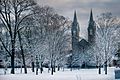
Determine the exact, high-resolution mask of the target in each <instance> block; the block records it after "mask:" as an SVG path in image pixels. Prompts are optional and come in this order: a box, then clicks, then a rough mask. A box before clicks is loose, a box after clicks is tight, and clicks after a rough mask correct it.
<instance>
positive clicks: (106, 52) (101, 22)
mask: <svg viewBox="0 0 120 80" xmlns="http://www.w3.org/2000/svg"><path fill="white" fill-rule="evenodd" d="M118 30H119V20H118V19H117V18H115V17H113V16H112V14H111V13H103V14H101V16H99V17H98V21H97V30H96V46H95V47H96V48H95V49H96V50H97V52H96V53H97V54H96V58H98V63H99V65H101V64H104V66H105V74H107V65H108V64H109V62H110V61H111V59H112V56H114V55H115V53H116V51H117V45H118V41H119V38H118V34H116V33H117V32H118Z"/></svg>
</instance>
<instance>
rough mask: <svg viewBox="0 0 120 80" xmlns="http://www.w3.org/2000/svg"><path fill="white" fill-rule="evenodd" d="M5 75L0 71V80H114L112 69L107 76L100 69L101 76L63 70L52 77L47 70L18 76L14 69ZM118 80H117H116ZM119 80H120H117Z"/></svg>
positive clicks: (95, 71) (95, 73) (92, 73)
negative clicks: (12, 72) (37, 73)
mask: <svg viewBox="0 0 120 80" xmlns="http://www.w3.org/2000/svg"><path fill="white" fill-rule="evenodd" d="M9 71H10V69H8V71H7V74H6V75H4V70H3V69H0V80H115V77H114V68H108V75H105V74H104V71H103V69H102V74H100V75H99V74H97V73H98V69H80V70H73V71H70V70H69V69H65V71H62V70H61V71H59V72H58V71H57V72H56V73H54V75H51V74H50V73H48V70H47V69H44V72H43V74H40V72H39V75H35V73H33V72H31V69H28V74H24V73H22V74H20V69H16V74H9V73H8V72H9ZM116 80H118V79H116ZM119 80H120V79H119Z"/></svg>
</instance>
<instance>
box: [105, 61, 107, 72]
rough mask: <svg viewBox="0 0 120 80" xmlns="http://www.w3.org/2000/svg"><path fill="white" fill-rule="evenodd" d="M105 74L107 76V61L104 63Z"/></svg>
mask: <svg viewBox="0 0 120 80" xmlns="http://www.w3.org/2000/svg"><path fill="white" fill-rule="evenodd" d="M105 74H107V61H106V62H105Z"/></svg>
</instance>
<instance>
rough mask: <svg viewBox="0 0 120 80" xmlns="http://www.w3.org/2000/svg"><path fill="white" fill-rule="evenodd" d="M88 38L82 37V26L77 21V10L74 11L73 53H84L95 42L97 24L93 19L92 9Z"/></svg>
mask: <svg viewBox="0 0 120 80" xmlns="http://www.w3.org/2000/svg"><path fill="white" fill-rule="evenodd" d="M87 30H88V40H86V39H83V38H82V39H80V36H79V33H80V27H79V23H78V21H77V15H76V11H75V12H74V19H73V22H72V28H71V34H72V54H73V55H77V54H80V53H84V51H86V50H87V49H88V48H89V47H90V46H91V45H94V44H95V35H96V25H95V21H94V19H93V13H92V10H91V12H90V19H89V24H88V28H87Z"/></svg>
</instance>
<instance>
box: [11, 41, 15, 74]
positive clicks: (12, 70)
mask: <svg viewBox="0 0 120 80" xmlns="http://www.w3.org/2000/svg"><path fill="white" fill-rule="evenodd" d="M11 42H12V56H11V68H12V69H11V74H15V69H14V68H15V66H14V59H15V41H14V40H12V41H11Z"/></svg>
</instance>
